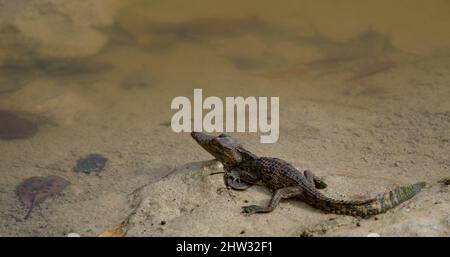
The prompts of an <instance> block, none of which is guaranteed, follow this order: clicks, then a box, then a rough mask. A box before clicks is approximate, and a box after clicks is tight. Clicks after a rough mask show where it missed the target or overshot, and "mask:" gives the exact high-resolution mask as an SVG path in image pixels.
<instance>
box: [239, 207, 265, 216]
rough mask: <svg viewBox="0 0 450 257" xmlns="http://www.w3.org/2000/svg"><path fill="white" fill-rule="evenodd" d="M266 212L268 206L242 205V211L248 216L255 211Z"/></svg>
mask: <svg viewBox="0 0 450 257" xmlns="http://www.w3.org/2000/svg"><path fill="white" fill-rule="evenodd" d="M260 212H266V208H265V207H263V206H259V205H248V206H242V211H241V213H244V214H245V215H246V216H250V215H252V214H255V213H260Z"/></svg>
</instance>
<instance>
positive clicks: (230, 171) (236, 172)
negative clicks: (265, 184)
mask: <svg viewBox="0 0 450 257" xmlns="http://www.w3.org/2000/svg"><path fill="white" fill-rule="evenodd" d="M224 170H225V174H224V176H223V178H224V181H225V185H226V186H229V187H231V188H233V189H234V190H246V189H248V188H249V187H251V186H252V185H253V184H255V183H257V182H258V181H259V178H258V177H257V176H256V174H255V173H252V172H248V171H245V170H243V169H241V168H239V167H229V166H225V167H224Z"/></svg>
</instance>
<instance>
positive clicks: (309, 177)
mask: <svg viewBox="0 0 450 257" xmlns="http://www.w3.org/2000/svg"><path fill="white" fill-rule="evenodd" d="M303 174H304V176H305V177H306V181H308V182H309V183H310V184H311V185H312V186H314V187H315V188H317V189H324V188H326V187H327V186H328V185H327V183H325V181H323V179H321V178H319V177H317V176H316V175H314V173H312V171H309V170H305V171H303Z"/></svg>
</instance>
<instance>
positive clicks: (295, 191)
mask: <svg viewBox="0 0 450 257" xmlns="http://www.w3.org/2000/svg"><path fill="white" fill-rule="evenodd" d="M302 192H303V190H302V189H301V188H300V187H298V186H292V187H285V188H280V189H277V190H276V191H275V192H274V193H273V196H272V199H271V200H270V203H269V205H268V206H259V205H248V206H243V207H242V213H245V214H247V215H251V214H254V213H264V212H271V211H273V210H274V209H275V207H277V205H278V203H280V200H281V199H287V198H292V197H296V196H299V195H301V194H302Z"/></svg>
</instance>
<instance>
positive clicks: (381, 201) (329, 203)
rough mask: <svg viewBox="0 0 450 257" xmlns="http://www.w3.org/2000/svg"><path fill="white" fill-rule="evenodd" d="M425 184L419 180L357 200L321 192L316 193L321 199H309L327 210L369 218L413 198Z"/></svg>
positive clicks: (311, 202) (318, 206)
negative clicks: (327, 195)
mask: <svg viewBox="0 0 450 257" xmlns="http://www.w3.org/2000/svg"><path fill="white" fill-rule="evenodd" d="M425 185H426V184H425V182H419V183H416V184H413V185H409V186H401V187H396V188H394V189H393V190H391V191H389V192H386V193H384V194H380V195H377V196H375V197H374V198H371V199H368V200H357V201H346V200H335V199H331V198H329V197H326V196H324V195H321V194H320V195H318V194H315V197H318V198H321V199H320V200H313V201H309V203H310V204H312V205H313V206H315V207H317V208H319V209H322V210H324V211H326V212H330V213H335V214H344V215H351V216H358V217H362V218H368V217H370V216H373V215H376V214H379V213H383V212H386V211H387V210H390V209H392V208H394V207H396V206H397V205H399V204H401V203H403V202H405V201H406V200H408V199H410V198H412V197H413V196H415V195H416V194H417V193H418V192H419V191H420V190H421V189H422V188H424V187H425ZM318 198H316V199H318ZM311 199H312V198H311Z"/></svg>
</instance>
